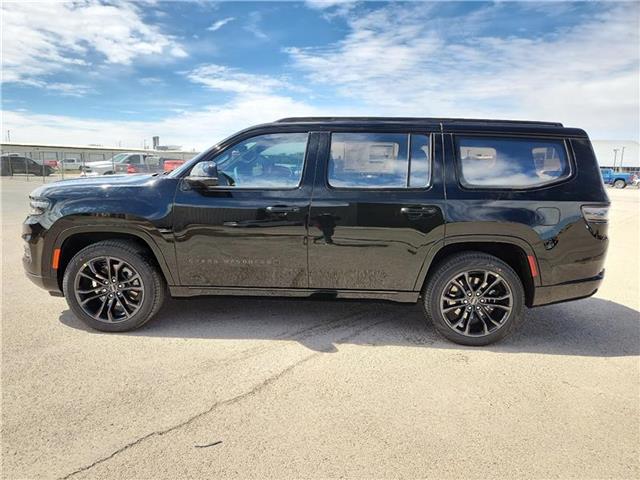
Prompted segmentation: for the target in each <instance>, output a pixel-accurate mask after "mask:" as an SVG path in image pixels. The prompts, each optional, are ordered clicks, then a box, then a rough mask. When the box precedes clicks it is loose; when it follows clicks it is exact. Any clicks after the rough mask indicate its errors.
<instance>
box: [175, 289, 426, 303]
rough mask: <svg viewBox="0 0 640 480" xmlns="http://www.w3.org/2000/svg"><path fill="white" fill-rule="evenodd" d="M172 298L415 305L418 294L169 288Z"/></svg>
mask: <svg viewBox="0 0 640 480" xmlns="http://www.w3.org/2000/svg"><path fill="white" fill-rule="evenodd" d="M169 292H170V293H171V296H172V297H198V296H206V295H224V296H227V295H228V296H233V295H237V296H252V297H254V296H255V297H311V298H315V297H317V298H351V299H360V300H390V301H392V302H401V303H415V302H417V301H418V297H419V296H420V292H403V291H393V290H376V291H371V290H332V289H312V288H252V287H180V286H171V285H170V286H169Z"/></svg>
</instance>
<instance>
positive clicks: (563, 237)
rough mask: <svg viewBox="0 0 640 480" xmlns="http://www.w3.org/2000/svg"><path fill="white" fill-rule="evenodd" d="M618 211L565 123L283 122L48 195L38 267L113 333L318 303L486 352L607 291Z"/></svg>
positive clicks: (31, 220)
mask: <svg viewBox="0 0 640 480" xmlns="http://www.w3.org/2000/svg"><path fill="white" fill-rule="evenodd" d="M608 207H609V199H608V198H607V194H606V192H605V189H604V186H603V183H602V179H601V177H600V171H599V169H598V164H597V162H596V158H595V155H594V153H593V150H592V148H591V144H590V142H589V138H588V137H587V134H586V133H585V132H584V131H583V130H579V129H575V128H565V127H563V126H562V124H560V123H543V122H519V121H494V120H461V119H459V120H456V119H435V118H287V119H283V120H280V121H277V122H274V123H270V124H265V125H259V126H256V127H252V128H249V129H247V130H243V131H242V132H240V133H238V134H236V135H234V136H232V137H230V138H228V139H226V140H224V141H223V142H221V143H220V144H218V145H216V146H215V147H213V148H211V149H209V150H207V151H205V152H203V153H201V154H199V155H198V156H197V157H195V158H193V159H192V160H190V161H188V162H186V163H185V164H184V165H182V166H181V167H179V168H178V169H176V170H174V171H173V172H171V173H168V174H163V175H160V174H154V175H142V176H110V177H109V178H83V179H77V180H67V181H62V182H57V183H53V184H49V185H43V186H41V187H39V188H37V189H36V190H34V191H33V193H32V194H31V208H32V211H31V214H30V215H29V216H28V217H27V219H26V221H25V223H24V231H23V238H24V240H25V241H26V246H25V257H24V267H25V269H26V271H27V274H28V276H29V278H31V279H32V280H33V281H34V282H35V283H36V284H38V285H40V286H42V287H44V288H45V289H46V290H48V291H49V292H51V293H52V294H53V295H62V293H63V292H64V296H65V297H66V298H67V301H68V303H69V306H70V308H71V310H72V311H73V312H74V313H75V314H76V315H77V316H78V317H79V318H80V319H82V320H83V321H84V322H85V323H86V324H88V325H90V326H91V327H93V328H96V329H99V330H105V331H123V330H129V329H132V328H137V327H140V326H141V325H143V324H144V323H146V322H147V321H148V320H149V319H150V318H151V317H153V315H154V314H155V313H156V312H157V311H158V310H159V309H160V308H161V306H162V302H163V299H164V297H165V295H166V294H167V293H169V294H170V295H172V296H175V297H187V296H195V295H269V296H295V297H300V296H315V295H319V296H329V297H334V298H360V299H385V300H392V301H397V302H416V301H419V302H420V304H421V305H423V306H424V311H425V315H426V317H427V318H428V319H430V320H431V321H432V322H433V324H434V326H435V328H436V329H437V330H438V332H440V333H441V334H442V335H444V336H445V337H446V338H448V339H450V340H452V341H454V342H458V343H462V344H467V345H484V344H488V343H491V342H493V341H496V340H498V339H501V338H503V337H505V336H506V335H507V334H509V333H510V332H511V331H513V330H514V329H515V328H516V327H517V326H518V325H519V324H520V323H521V322H522V320H523V317H524V315H523V309H524V307H525V306H527V307H534V306H538V305H545V304H549V303H554V302H562V301H566V300H573V299H577V298H583V297H588V296H590V295H593V294H594V293H595V292H596V290H597V289H598V286H599V285H600V283H601V281H602V279H603V275H604V270H603V264H604V260H605V253H606V250H607V243H608V241H607V214H608Z"/></svg>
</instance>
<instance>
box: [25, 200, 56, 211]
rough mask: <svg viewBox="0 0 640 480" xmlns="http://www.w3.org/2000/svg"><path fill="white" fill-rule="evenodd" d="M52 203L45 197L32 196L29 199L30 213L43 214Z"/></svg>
mask: <svg viewBox="0 0 640 480" xmlns="http://www.w3.org/2000/svg"><path fill="white" fill-rule="evenodd" d="M50 205H51V203H50V202H49V200H47V199H45V198H31V199H30V201H29V207H30V210H29V215H41V214H43V213H44V212H45V210H46V209H47V208H49V206H50Z"/></svg>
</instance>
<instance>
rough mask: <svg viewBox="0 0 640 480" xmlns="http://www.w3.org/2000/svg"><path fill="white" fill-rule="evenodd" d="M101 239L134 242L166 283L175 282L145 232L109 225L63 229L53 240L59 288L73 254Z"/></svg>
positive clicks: (158, 251) (158, 250)
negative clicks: (58, 251) (143, 251)
mask: <svg viewBox="0 0 640 480" xmlns="http://www.w3.org/2000/svg"><path fill="white" fill-rule="evenodd" d="M103 240H127V241H131V242H134V243H136V244H137V245H139V246H140V247H141V248H142V249H143V250H145V251H147V252H148V253H149V258H151V260H153V262H154V263H155V264H156V266H157V267H158V268H159V269H160V272H161V273H162V275H163V277H164V279H165V281H166V282H167V284H169V285H172V284H175V281H174V278H173V275H172V273H171V269H170V268H169V266H168V265H167V262H166V259H165V257H164V255H163V253H162V251H161V250H160V248H159V247H158V245H157V244H156V242H155V241H154V240H153V238H151V236H149V235H148V234H147V233H146V232H143V231H137V230H133V229H130V228H128V229H124V228H119V227H110V228H109V229H105V228H104V227H98V228H89V227H76V228H70V229H67V230H65V231H63V232H62V233H61V234H60V235H59V236H58V238H57V239H56V242H55V248H59V249H60V256H59V261H58V268H57V269H56V270H54V272H55V273H54V274H55V276H56V277H57V281H58V286H59V287H60V288H62V278H63V276H64V272H65V269H66V268H67V265H68V264H69V262H70V260H71V259H72V258H73V256H74V255H75V254H76V253H78V252H79V251H80V250H82V249H83V248H85V247H87V246H89V245H92V244H94V243H97V242H100V241H103Z"/></svg>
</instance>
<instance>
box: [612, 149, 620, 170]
mask: <svg viewBox="0 0 640 480" xmlns="http://www.w3.org/2000/svg"><path fill="white" fill-rule="evenodd" d="M618 150H619V148H614V149H613V169H614V170H615V169H616V160H617V159H618Z"/></svg>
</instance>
